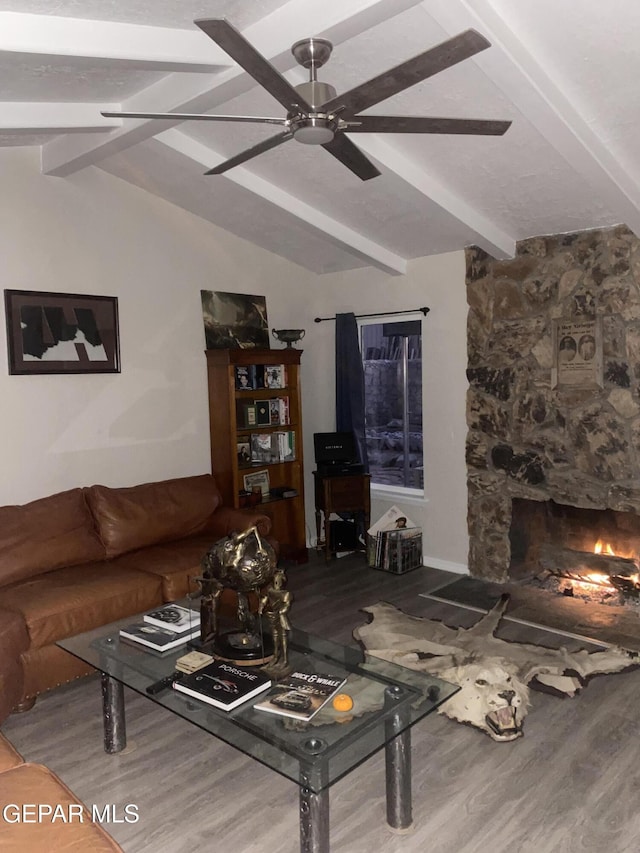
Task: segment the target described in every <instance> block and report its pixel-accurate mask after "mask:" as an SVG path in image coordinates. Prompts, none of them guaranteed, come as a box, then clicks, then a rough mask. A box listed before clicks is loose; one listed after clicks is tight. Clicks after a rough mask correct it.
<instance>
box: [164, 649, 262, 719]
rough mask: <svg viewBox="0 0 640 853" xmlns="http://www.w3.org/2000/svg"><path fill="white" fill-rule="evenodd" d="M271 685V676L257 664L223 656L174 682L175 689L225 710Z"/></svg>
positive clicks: (245, 700) (240, 703)
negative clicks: (227, 659) (253, 665)
mask: <svg viewBox="0 0 640 853" xmlns="http://www.w3.org/2000/svg"><path fill="white" fill-rule="evenodd" d="M270 686H271V679H270V678H269V676H268V675H266V673H264V672H262V671H261V670H259V669H257V668H256V667H242V666H238V664H235V663H231V662H230V661H223V660H214V661H213V662H212V663H210V664H207V666H205V667H203V668H202V669H199V670H197V671H196V672H193V673H191V674H190V675H186V676H185V677H184V678H181V679H180V680H179V681H175V682H174V684H173V687H174V690H178V691H179V692H180V693H185V694H186V695H187V696H191V697H193V698H194V699H200V700H201V701H202V702H207V703H208V704H209V705H213V706H214V707H215V708H221V709H222V710H223V711H232V710H233V709H234V708H237V707H238V705H242V704H243V703H244V702H248V701H249V699H253V697H254V696H257V695H258V694H260V693H262V692H263V691H265V690H267V689H268V688H269V687H270Z"/></svg>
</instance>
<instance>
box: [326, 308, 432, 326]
mask: <svg viewBox="0 0 640 853" xmlns="http://www.w3.org/2000/svg"><path fill="white" fill-rule="evenodd" d="M429 310H430V309H429V308H414V309H413V310H412V311H382V312H380V313H377V314H356V315H355V317H356V320H360V319H361V318H362V317H390V316H391V315H392V314H393V315H395V314H415V313H416V311H422V313H423V314H424V316H425V317H426V316H427V314H428V313H429ZM335 319H336V318H335V317H316V318H315V319H314V321H313V322H314V323H324V321H325V320H335Z"/></svg>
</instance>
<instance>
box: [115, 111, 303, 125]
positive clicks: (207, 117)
mask: <svg viewBox="0 0 640 853" xmlns="http://www.w3.org/2000/svg"><path fill="white" fill-rule="evenodd" d="M100 115H103V116H104V117H105V118H159V119H168V120H171V119H180V121H245V122H254V123H258V124H280V125H287V124H288V123H289V122H288V120H287V119H286V118H272V117H270V116H221V115H211V114H209V113H112V112H104V113H100Z"/></svg>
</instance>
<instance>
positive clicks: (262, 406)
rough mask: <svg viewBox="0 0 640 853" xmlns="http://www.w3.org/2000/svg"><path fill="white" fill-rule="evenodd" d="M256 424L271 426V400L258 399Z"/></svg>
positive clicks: (256, 403)
mask: <svg viewBox="0 0 640 853" xmlns="http://www.w3.org/2000/svg"><path fill="white" fill-rule="evenodd" d="M255 406H256V426H271V407H270V405H269V400H256V401H255Z"/></svg>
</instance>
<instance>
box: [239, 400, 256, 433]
mask: <svg viewBox="0 0 640 853" xmlns="http://www.w3.org/2000/svg"><path fill="white" fill-rule="evenodd" d="M242 415H243V418H244V425H245V426H246V427H254V426H257V425H258V419H257V417H256V406H255V403H245V405H244V406H243V407H242Z"/></svg>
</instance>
